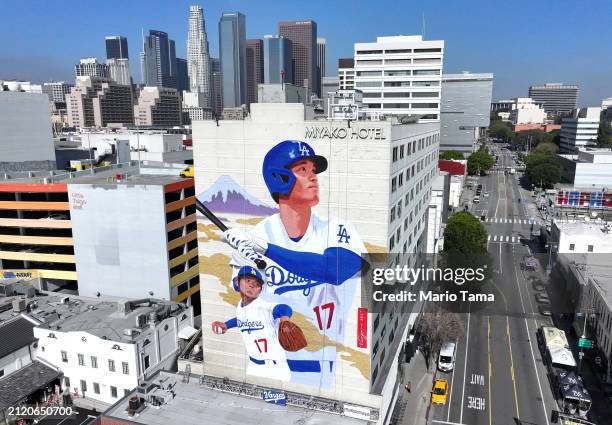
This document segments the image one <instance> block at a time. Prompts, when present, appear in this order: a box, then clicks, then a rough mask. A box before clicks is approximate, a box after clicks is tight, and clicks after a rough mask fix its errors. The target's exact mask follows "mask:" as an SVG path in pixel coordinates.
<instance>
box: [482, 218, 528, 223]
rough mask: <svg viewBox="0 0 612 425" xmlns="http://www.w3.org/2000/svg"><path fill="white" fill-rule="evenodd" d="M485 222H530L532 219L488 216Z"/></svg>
mask: <svg viewBox="0 0 612 425" xmlns="http://www.w3.org/2000/svg"><path fill="white" fill-rule="evenodd" d="M485 223H508V224H530V221H529V219H525V218H503V217H487V218H486V219H485Z"/></svg>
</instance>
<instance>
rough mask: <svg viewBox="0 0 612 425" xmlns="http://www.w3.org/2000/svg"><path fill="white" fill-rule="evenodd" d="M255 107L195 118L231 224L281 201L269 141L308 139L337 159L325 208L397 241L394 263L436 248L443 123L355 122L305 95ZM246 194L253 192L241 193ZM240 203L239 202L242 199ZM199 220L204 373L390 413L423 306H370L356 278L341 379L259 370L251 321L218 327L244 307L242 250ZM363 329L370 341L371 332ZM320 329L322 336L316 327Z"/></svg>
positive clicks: (377, 245) (198, 165)
mask: <svg viewBox="0 0 612 425" xmlns="http://www.w3.org/2000/svg"><path fill="white" fill-rule="evenodd" d="M251 107H252V109H251V114H250V116H249V117H247V118H246V119H245V120H244V121H237V122H231V121H220V122H219V125H218V126H217V124H216V123H214V122H206V121H200V122H197V123H194V126H193V151H194V166H195V170H196V176H195V179H196V194H197V196H198V198H199V199H200V200H202V202H204V203H205V204H207V205H209V206H210V208H211V209H212V210H213V211H224V212H223V217H224V218H226V220H229V221H228V225H230V226H234V225H236V226H240V227H241V228H242V229H243V230H245V231H250V230H251V227H252V226H253V224H254V223H259V222H260V221H261V220H262V219H265V217H266V216H268V215H269V214H274V211H275V209H276V204H275V202H274V201H273V200H272V199H271V196H270V193H269V192H268V190H267V188H266V186H265V184H264V180H263V176H262V171H261V170H262V168H261V167H262V165H261V164H262V160H263V158H264V156H265V155H266V152H267V151H268V150H269V149H270V148H271V147H273V146H274V145H276V144H278V143H279V142H281V141H283V140H298V141H304V142H306V143H307V144H309V145H310V146H311V147H312V148H313V149H314V150H315V152H316V153H317V154H318V155H322V156H324V157H325V158H327V161H328V164H329V166H328V169H327V170H326V171H325V172H322V173H320V174H318V180H319V185H320V197H319V203H318V205H317V206H315V207H314V208H313V213H314V214H317V215H318V216H320V217H338V218H341V219H343V220H346V221H347V222H350V223H351V224H352V226H354V228H355V231H357V232H358V233H359V236H360V237H361V239H362V240H363V241H364V242H365V246H366V249H367V251H368V252H369V253H387V252H390V253H391V255H390V256H389V257H388V258H389V261H390V263H391V266H395V265H398V264H410V266H414V265H415V263H416V255H413V253H423V252H425V250H426V232H425V228H426V226H427V219H428V205H429V202H430V196H431V184H432V179H433V178H434V177H435V175H436V174H437V161H438V146H439V124H437V123H422V124H397V123H392V122H391V120H387V121H376V120H372V121H361V120H357V121H353V122H351V123H350V126H349V124H347V123H346V121H337V122H331V121H327V120H305V119H304V106H303V105H299V104H261V103H257V104H253V105H251ZM239 197H242V198H243V199H245V201H244V203H237V201H238V200H239V199H240V198H239ZM232 205H233V206H234V207H235V208H237V210H236V211H237V212H232V210H230V208H231V207H232ZM244 211H247V213H246V214H245V212H244ZM256 211H260V212H259V213H257V212H256ZM199 229H200V234H199V238H200V239H199V240H200V241H202V243H200V244H199V246H198V250H199V255H200V259H201V262H202V263H203V265H202V269H201V275H200V280H201V282H202V286H201V287H202V288H203V289H202V292H201V293H202V312H203V316H202V323H203V325H202V326H203V333H202V338H203V347H204V357H205V358H206V359H207V360H206V362H204V374H205V375H211V376H216V377H228V378H230V379H233V380H238V381H240V382H247V383H253V384H257V385H263V386H271V387H273V388H282V389H283V390H287V391H295V392H298V393H300V394H305V395H306V397H309V396H313V395H314V396H318V397H324V398H328V399H332V400H340V401H342V402H344V403H347V404H353V405H355V406H356V408H357V409H360V410H359V411H361V412H366V413H364V414H363V415H364V416H365V417H366V418H368V419H367V420H371V421H372V422H374V423H377V424H383V423H387V422H388V420H389V418H390V415H391V411H392V409H393V406H394V403H395V401H396V399H397V396H398V388H401V384H402V383H401V382H398V381H397V378H398V373H397V372H398V365H399V360H398V358H399V357H400V353H401V352H402V351H401V350H402V344H403V341H405V338H406V335H407V333H408V330H409V327H410V325H411V321H412V320H414V318H415V316H416V315H411V314H400V312H399V311H396V310H399V309H400V308H401V306H397V307H393V308H394V309H395V310H394V311H393V312H391V314H384V315H382V314H377V313H373V312H368V311H367V309H365V311H364V309H363V307H362V306H361V300H360V295H359V293H360V288H359V289H357V288H355V291H356V292H355V294H354V295H350V296H347V298H346V300H345V303H347V302H348V304H349V305H348V306H346V308H347V309H348V310H347V315H346V320H345V322H344V326H345V329H346V333H345V335H346V336H345V338H344V341H336V344H338V345H337V347H338V350H340V351H346V352H347V353H351V356H354V357H352V358H353V360H351V361H350V362H346V361H345V360H343V359H342V358H340V357H338V358H337V360H338V361H337V363H335V366H334V368H335V369H334V377H333V385H331V386H325V384H323V383H319V381H318V380H317V383H318V384H317V385H307V384H305V383H301V382H293V381H292V382H280V381H279V380H276V379H272V378H264V377H256V376H252V375H250V374H249V373H248V372H247V366H248V364H249V358H248V356H247V354H246V353H245V350H244V344H243V341H242V337H241V335H240V333H239V332H236V331H235V330H233V331H229V332H228V333H227V334H225V335H216V334H213V333H212V331H211V330H210V327H211V322H212V321H214V320H220V318H229V317H232V315H235V313H236V304H235V302H236V292H235V291H234V290H233V289H231V287H230V286H229V285H230V282H229V279H228V278H229V276H231V275H229V276H228V274H227V272H228V270H227V268H228V267H229V260H230V258H231V255H232V251H231V249H230V248H229V247H228V246H227V245H226V244H224V243H223V242H221V241H219V239H218V236H219V234H218V233H219V232H218V230H216V228H215V227H214V226H212V225H211V224H210V223H209V222H208V221H207V220H205V219H202V220H201V222H200V224H199ZM204 229H206V231H205V232H204ZM334 231H335V230H334ZM229 271H230V273H231V270H229ZM271 273H273V271H272V270H267V271H266V274H267V275H270V276H271ZM266 290H268V289H266ZM343 308H344V307H343ZM359 312H361V313H359ZM408 313H410V312H408ZM339 314H340V313H339ZM358 314H362V316H361V317H362V318H361V319H358V317H357V316H358ZM224 320H225V319H224ZM292 320H293V319H292ZM296 320H299V319H296ZM315 322H316V321H315ZM300 324H301V326H305V327H306V326H309V325H307V323H304V322H300ZM306 329H309V328H306ZM312 331H313V332H318V329H317V328H314V329H312ZM305 332H306V331H305ZM359 332H361V335H362V336H363V338H367V343H366V342H365V340H362V341H361V342H359V341H360V340H359V339H358V338H357V335H358V333H359ZM312 338H313V339H311V340H312V341H316V340H317V337H315V336H314V335H313V337H312ZM346 414H347V416H348V415H349V414H348V413H346Z"/></svg>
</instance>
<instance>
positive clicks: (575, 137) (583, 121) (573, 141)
mask: <svg viewBox="0 0 612 425" xmlns="http://www.w3.org/2000/svg"><path fill="white" fill-rule="evenodd" d="M600 114H601V108H580V109H576V110H574V113H573V115H572V116H571V117H568V118H563V121H562V122H561V133H560V137H561V140H560V142H559V147H560V150H559V151H560V153H573V152H576V151H577V150H578V149H581V148H585V147H587V146H590V145H593V144H595V142H596V141H597V130H599V118H600Z"/></svg>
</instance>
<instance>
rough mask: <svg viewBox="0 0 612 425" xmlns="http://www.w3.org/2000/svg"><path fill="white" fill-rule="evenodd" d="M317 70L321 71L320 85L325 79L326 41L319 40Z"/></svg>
mask: <svg viewBox="0 0 612 425" xmlns="http://www.w3.org/2000/svg"><path fill="white" fill-rule="evenodd" d="M317 70H318V71H319V84H322V83H323V77H325V39H324V38H320V37H319V38H317Z"/></svg>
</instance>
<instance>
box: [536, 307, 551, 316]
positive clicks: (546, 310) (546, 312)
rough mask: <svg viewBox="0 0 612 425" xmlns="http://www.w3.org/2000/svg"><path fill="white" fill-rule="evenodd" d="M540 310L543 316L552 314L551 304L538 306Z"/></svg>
mask: <svg viewBox="0 0 612 425" xmlns="http://www.w3.org/2000/svg"><path fill="white" fill-rule="evenodd" d="M538 311H539V312H540V314H541V315H542V316H550V315H551V314H552V310H551V306H550V304H540V305H539V306H538Z"/></svg>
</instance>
